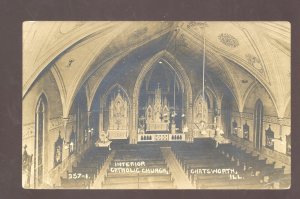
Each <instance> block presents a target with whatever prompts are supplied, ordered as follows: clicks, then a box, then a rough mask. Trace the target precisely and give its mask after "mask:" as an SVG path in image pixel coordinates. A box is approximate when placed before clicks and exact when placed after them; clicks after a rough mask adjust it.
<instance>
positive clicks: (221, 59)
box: [23, 21, 291, 116]
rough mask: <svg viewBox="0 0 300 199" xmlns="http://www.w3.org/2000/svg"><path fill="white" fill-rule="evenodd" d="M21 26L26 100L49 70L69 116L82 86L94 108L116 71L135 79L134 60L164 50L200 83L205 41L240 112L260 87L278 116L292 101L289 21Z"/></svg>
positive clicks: (214, 70) (214, 74)
mask: <svg viewBox="0 0 300 199" xmlns="http://www.w3.org/2000/svg"><path fill="white" fill-rule="evenodd" d="M23 26H24V27H23V30H24V34H23V97H25V96H26V94H27V92H30V88H31V86H32V85H33V84H34V83H35V82H36V81H37V80H38V79H39V78H40V76H41V75H42V74H43V72H45V71H46V70H50V71H51V73H52V74H53V76H54V77H55V79H56V83H57V85H58V88H59V91H60V95H61V101H62V103H63V109H64V110H63V114H64V116H67V115H68V114H69V111H70V108H71V106H72V103H73V101H74V98H75V96H76V94H77V93H78V91H79V90H80V89H81V88H82V87H83V86H85V87H86V90H87V91H88V92H87V95H88V104H89V107H90V106H91V104H92V101H93V98H94V96H95V94H96V92H97V89H98V88H100V87H101V82H102V81H103V80H104V79H105V77H106V76H107V75H108V74H110V72H111V71H112V70H113V69H114V68H115V67H119V68H122V67H123V69H124V74H125V73H126V72H127V75H129V74H131V73H134V71H131V70H134V68H133V64H132V62H140V63H141V64H142V63H144V62H145V61H146V60H147V59H149V58H151V57H152V56H154V55H155V54H157V53H159V52H162V51H164V52H167V53H168V54H171V55H172V56H173V57H175V59H176V61H178V62H179V63H180V64H181V65H182V66H184V67H185V68H186V71H187V73H188V74H189V76H190V77H193V76H194V78H199V75H200V73H201V70H202V62H203V52H204V51H203V46H204V45H203V35H204V36H205V44H206V45H205V46H206V50H205V52H206V56H205V57H206V66H207V73H206V75H207V76H209V77H210V82H211V84H212V86H213V84H218V83H217V81H215V80H216V79H218V80H220V81H221V82H222V83H223V84H224V85H226V87H228V88H229V90H231V92H232V94H233V96H234V98H235V99H236V103H237V106H238V108H239V109H240V111H243V107H244V103H245V101H246V99H247V95H248V94H249V93H250V92H251V89H253V88H254V87H255V86H256V85H257V84H261V85H262V86H263V87H264V88H265V90H266V91H267V92H268V94H269V96H270V97H271V99H272V101H273V103H274V105H275V107H276V110H277V114H278V116H282V115H284V112H285V110H286V107H287V106H288V104H289V103H290V92H291V88H290V84H291V82H290V81H291V78H290V75H291V74H290V71H291V61H290V58H291V54H290V48H291V47H290V24H289V23H287V22H118V21H117V22H109V21H107V22H26V23H24V25H23ZM130 67H131V68H130ZM130 71H131V72H130ZM195 71H199V73H198V72H195ZM215 87H216V88H215V89H218V86H217V85H216V86H215Z"/></svg>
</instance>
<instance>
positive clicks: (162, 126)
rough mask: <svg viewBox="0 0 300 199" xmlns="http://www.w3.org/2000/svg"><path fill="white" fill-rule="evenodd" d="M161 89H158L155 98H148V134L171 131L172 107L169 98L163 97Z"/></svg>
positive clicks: (146, 115) (146, 116) (146, 117)
mask: <svg viewBox="0 0 300 199" xmlns="http://www.w3.org/2000/svg"><path fill="white" fill-rule="evenodd" d="M161 92H162V91H161V88H160V87H159V85H158V87H157V89H155V92H154V97H153V96H148V103H147V106H146V107H147V108H146V111H145V119H146V132H162V131H170V107H169V102H168V100H167V97H166V96H165V97H164V98H163V97H162V93H161Z"/></svg>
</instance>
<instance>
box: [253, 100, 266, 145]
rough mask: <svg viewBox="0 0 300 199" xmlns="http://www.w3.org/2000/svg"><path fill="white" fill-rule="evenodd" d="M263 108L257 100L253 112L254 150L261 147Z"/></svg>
mask: <svg viewBox="0 0 300 199" xmlns="http://www.w3.org/2000/svg"><path fill="white" fill-rule="evenodd" d="M263 117H264V107H263V103H262V102H261V100H257V102H256V104H255V112H254V139H253V141H254V144H255V148H257V149H261V147H262V128H263Z"/></svg>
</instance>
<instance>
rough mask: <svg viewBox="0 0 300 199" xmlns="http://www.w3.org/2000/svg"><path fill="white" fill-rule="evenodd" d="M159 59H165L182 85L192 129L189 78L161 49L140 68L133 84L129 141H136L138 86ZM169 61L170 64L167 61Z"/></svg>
mask: <svg viewBox="0 0 300 199" xmlns="http://www.w3.org/2000/svg"><path fill="white" fill-rule="evenodd" d="M159 59H162V60H164V61H166V62H167V63H168V66H169V67H171V68H172V69H173V70H174V71H175V73H176V75H177V77H178V79H179V82H180V85H181V87H182V91H183V93H184V97H185V101H186V104H185V105H184V106H185V110H186V117H187V121H188V127H189V129H192V123H191V121H192V117H193V116H192V105H193V101H192V86H191V83H190V80H189V77H188V75H187V73H186V72H185V70H184V68H183V67H182V66H181V64H180V63H179V62H178V61H177V60H176V59H175V57H174V56H173V55H172V54H170V53H169V52H168V51H166V50H164V51H161V52H159V53H157V54H155V55H154V56H153V57H152V58H151V59H150V60H149V61H148V62H147V63H146V64H145V65H144V66H143V68H142V70H141V72H140V74H139V75H138V78H137V80H136V83H135V86H134V91H133V100H132V101H133V102H132V125H133V126H132V127H133V130H132V134H131V136H130V137H131V140H130V141H131V143H136V142H137V140H136V136H137V124H138V122H137V120H138V118H137V116H138V106H139V102H138V99H139V94H140V88H141V86H142V82H143V80H144V78H145V76H146V74H147V73H148V71H150V69H151V68H152V67H153V66H154V63H155V62H157V61H158V60H159ZM169 62H171V63H172V65H171V64H170V63H169Z"/></svg>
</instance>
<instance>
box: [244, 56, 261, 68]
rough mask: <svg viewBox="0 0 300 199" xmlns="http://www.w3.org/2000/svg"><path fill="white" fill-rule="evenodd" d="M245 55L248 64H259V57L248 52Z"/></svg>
mask: <svg viewBox="0 0 300 199" xmlns="http://www.w3.org/2000/svg"><path fill="white" fill-rule="evenodd" d="M245 57H246V59H247V61H248V63H249V64H250V65H252V66H255V65H256V64H260V60H259V58H257V57H255V56H254V55H252V54H249V53H248V54H246V55H245Z"/></svg>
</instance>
